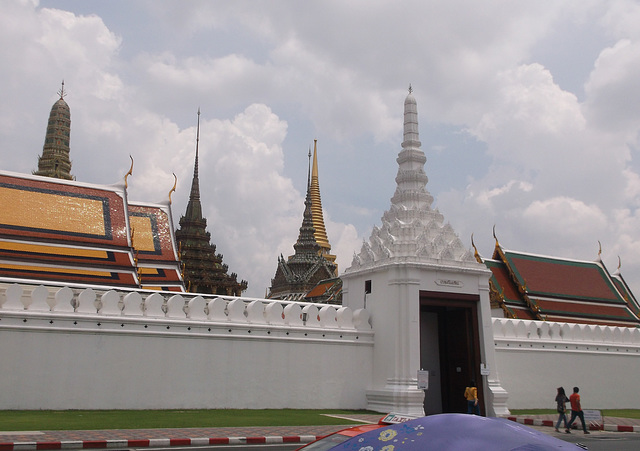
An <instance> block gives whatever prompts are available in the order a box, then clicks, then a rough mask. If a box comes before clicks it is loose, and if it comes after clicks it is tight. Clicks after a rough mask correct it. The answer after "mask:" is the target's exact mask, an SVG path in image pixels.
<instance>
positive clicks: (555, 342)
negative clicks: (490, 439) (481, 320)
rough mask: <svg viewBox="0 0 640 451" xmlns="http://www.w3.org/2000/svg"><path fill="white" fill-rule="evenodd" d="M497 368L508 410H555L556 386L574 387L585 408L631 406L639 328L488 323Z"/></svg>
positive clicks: (638, 395) (639, 399)
mask: <svg viewBox="0 0 640 451" xmlns="http://www.w3.org/2000/svg"><path fill="white" fill-rule="evenodd" d="M493 329H494V342H495V355H496V363H497V370H498V373H499V376H500V381H501V382H502V386H503V387H504V388H505V389H506V390H507V392H508V393H509V402H508V404H509V408H510V409H525V408H526V409H529V408H547V409H552V408H555V403H554V398H555V395H556V388H557V387H559V386H562V387H564V389H565V391H566V392H567V396H568V395H569V394H571V392H572V390H573V387H574V386H577V387H579V388H580V395H581V398H582V407H583V408H585V409H607V408H608V409H611V408H616V409H622V408H637V406H638V405H640V392H638V390H637V377H638V374H640V330H639V329H637V328H626V327H608V326H593V325H585V324H572V323H555V322H543V321H527V320H512V319H499V318H494V319H493Z"/></svg>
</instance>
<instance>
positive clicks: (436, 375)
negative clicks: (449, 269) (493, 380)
mask: <svg viewBox="0 0 640 451" xmlns="http://www.w3.org/2000/svg"><path fill="white" fill-rule="evenodd" d="M479 301H480V297H479V296H477V295H468V294H458V293H440V292H430V291H421V292H420V366H421V368H422V369H423V370H427V371H429V388H428V389H427V390H426V391H425V398H424V411H425V414H426V415H431V414H436V413H465V412H466V411H467V401H466V399H465V398H464V389H465V387H467V386H468V385H469V383H470V382H471V381H475V382H476V385H477V387H478V398H479V400H480V402H479V404H480V413H481V414H482V415H485V409H484V402H483V400H484V390H483V384H482V377H481V375H480V363H481V361H482V359H481V354H480V335H479V327H478V303H479Z"/></svg>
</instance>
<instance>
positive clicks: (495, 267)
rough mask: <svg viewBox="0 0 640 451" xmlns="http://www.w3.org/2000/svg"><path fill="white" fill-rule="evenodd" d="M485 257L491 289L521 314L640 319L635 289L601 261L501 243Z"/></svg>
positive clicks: (620, 321)
mask: <svg viewBox="0 0 640 451" xmlns="http://www.w3.org/2000/svg"><path fill="white" fill-rule="evenodd" d="M483 261H484V263H485V265H486V266H487V267H488V268H489V269H490V270H491V272H492V276H491V281H492V283H491V285H492V287H491V289H492V290H495V291H497V293H496V294H501V295H502V302H503V304H504V307H506V308H508V309H509V310H510V311H511V312H513V313H514V314H515V315H516V316H517V317H518V318H524V317H525V316H528V317H530V318H536V317H537V318H540V319H546V320H558V321H567V322H582V323H590V324H607V325H627V326H636V325H638V324H640V320H639V319H638V316H637V315H638V311H640V307H638V306H637V305H636V303H635V298H634V297H633V294H632V293H631V292H630V291H629V290H628V287H627V286H626V284H624V283H623V282H622V281H621V280H617V279H616V278H615V277H612V276H611V275H610V274H609V272H608V271H607V269H606V268H605V266H604V265H603V264H602V263H601V262H599V261H598V262H589V261H577V260H568V259H561V258H555V257H545V256H539V255H532V254H526V253H521V252H513V251H507V250H503V249H502V248H496V252H494V259H485V260H483ZM620 279H621V278H620ZM496 297H497V298H498V299H500V296H496ZM636 307H638V308H637V309H636ZM537 315H539V316H537Z"/></svg>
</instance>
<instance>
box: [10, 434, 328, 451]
mask: <svg viewBox="0 0 640 451" xmlns="http://www.w3.org/2000/svg"><path fill="white" fill-rule="evenodd" d="M321 437H323V436H321V435H318V436H316V435H284V436H283V435H267V436H257V437H197V438H155V439H132V440H122V439H116V440H60V441H40V442H38V441H33V442H0V451H31V450H56V449H97V448H122V447H127V448H158V447H167V446H207V445H251V444H260V443H264V444H277V443H300V444H303V443H309V442H312V441H314V440H317V439H319V438H321Z"/></svg>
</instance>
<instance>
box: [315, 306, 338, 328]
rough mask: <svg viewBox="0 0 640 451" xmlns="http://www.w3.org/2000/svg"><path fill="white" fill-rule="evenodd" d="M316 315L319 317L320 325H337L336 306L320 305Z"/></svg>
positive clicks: (328, 326)
mask: <svg viewBox="0 0 640 451" xmlns="http://www.w3.org/2000/svg"><path fill="white" fill-rule="evenodd" d="M318 316H319V317H320V326H322V327H327V328H330V329H332V328H335V327H338V322H337V321H336V308H335V307H334V306H332V305H325V306H323V307H321V308H320V311H319V312H318Z"/></svg>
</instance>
